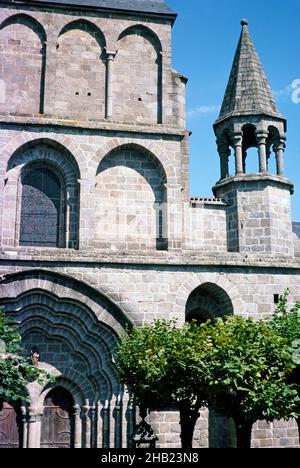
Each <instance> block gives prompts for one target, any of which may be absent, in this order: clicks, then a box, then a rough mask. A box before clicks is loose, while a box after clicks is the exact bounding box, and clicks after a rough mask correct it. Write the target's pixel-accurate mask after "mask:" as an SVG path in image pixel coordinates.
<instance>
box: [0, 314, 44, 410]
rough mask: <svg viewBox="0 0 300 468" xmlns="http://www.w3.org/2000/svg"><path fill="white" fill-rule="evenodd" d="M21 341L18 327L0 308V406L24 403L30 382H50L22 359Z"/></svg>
mask: <svg viewBox="0 0 300 468" xmlns="http://www.w3.org/2000/svg"><path fill="white" fill-rule="evenodd" d="M21 340H22V338H21V335H20V334H19V332H18V325H16V324H15V322H14V320H13V319H12V318H11V317H9V316H7V315H6V314H5V313H4V311H3V309H2V308H0V344H1V346H0V347H1V349H0V405H1V404H3V402H5V401H7V402H12V401H17V400H19V399H22V400H25V401H26V400H27V395H26V385H27V384H28V383H29V382H31V381H34V380H38V381H39V382H40V383H43V382H44V381H45V380H51V377H50V376H49V375H48V374H47V373H45V372H44V371H42V370H40V369H39V368H37V367H35V366H33V365H32V364H31V362H30V360H29V359H27V358H25V357H24V355H23V354H24V350H23V348H22V346H21Z"/></svg>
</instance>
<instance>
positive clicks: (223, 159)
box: [218, 143, 230, 180]
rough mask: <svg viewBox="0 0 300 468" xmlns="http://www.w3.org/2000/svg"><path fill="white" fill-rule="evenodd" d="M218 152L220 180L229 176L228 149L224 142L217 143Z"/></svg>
mask: <svg viewBox="0 0 300 468" xmlns="http://www.w3.org/2000/svg"><path fill="white" fill-rule="evenodd" d="M218 153H219V155H220V165H221V180H224V179H227V177H228V176H229V167H228V162H229V161H228V158H229V156H230V149H229V146H228V145H227V144H226V143H219V144H218Z"/></svg>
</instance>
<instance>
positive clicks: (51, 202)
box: [20, 167, 65, 247]
mask: <svg viewBox="0 0 300 468" xmlns="http://www.w3.org/2000/svg"><path fill="white" fill-rule="evenodd" d="M64 206H65V202H64V194H63V187H62V183H61V181H60V179H59V177H58V176H57V175H56V174H55V173H54V172H53V171H52V170H50V169H48V168H46V167H45V168H32V169H31V170H29V171H26V172H25V173H24V174H23V175H22V194H21V212H20V245H24V246H26V245H28V246H39V247H63V246H64V231H65V229H64Z"/></svg>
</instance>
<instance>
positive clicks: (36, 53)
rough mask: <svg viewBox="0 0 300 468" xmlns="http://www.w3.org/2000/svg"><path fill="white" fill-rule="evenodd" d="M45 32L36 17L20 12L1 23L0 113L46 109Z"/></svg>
mask: <svg viewBox="0 0 300 468" xmlns="http://www.w3.org/2000/svg"><path fill="white" fill-rule="evenodd" d="M46 44H47V38H46V33H45V30H44V28H43V27H42V25H41V24H40V23H39V22H38V21H37V20H36V19H35V18H33V17H31V16H29V15H26V14H17V15H13V16H10V17H8V18H6V19H5V20H4V21H3V22H2V23H1V24H0V62H1V69H0V82H2V85H1V90H2V92H1V98H0V112H2V113H10V114H38V113H40V114H42V113H43V112H44V93H45V71H46Z"/></svg>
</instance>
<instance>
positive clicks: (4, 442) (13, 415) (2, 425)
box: [0, 401, 23, 449]
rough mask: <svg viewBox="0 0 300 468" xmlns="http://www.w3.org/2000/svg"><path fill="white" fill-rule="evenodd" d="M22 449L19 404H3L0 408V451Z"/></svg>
mask: <svg viewBox="0 0 300 468" xmlns="http://www.w3.org/2000/svg"><path fill="white" fill-rule="evenodd" d="M22 447H23V417H22V410H21V402H19V401H18V402H11V403H3V406H2V408H1V407H0V449H2V448H22Z"/></svg>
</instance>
